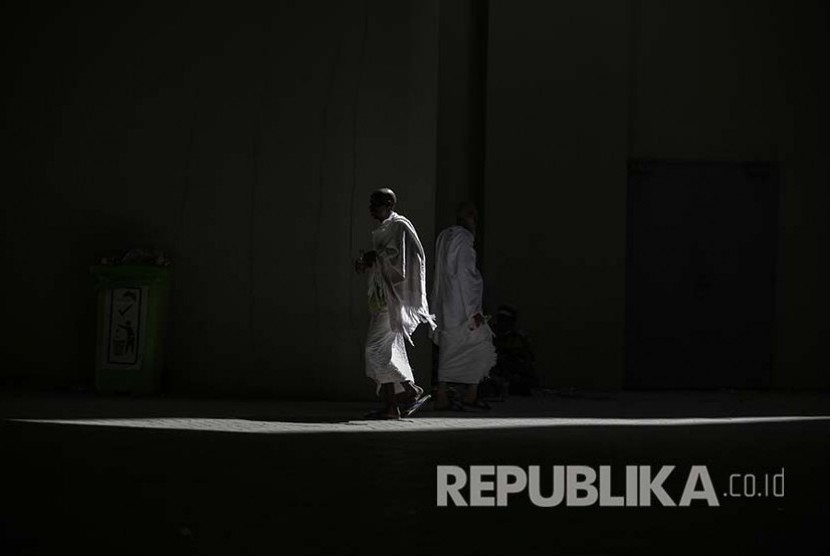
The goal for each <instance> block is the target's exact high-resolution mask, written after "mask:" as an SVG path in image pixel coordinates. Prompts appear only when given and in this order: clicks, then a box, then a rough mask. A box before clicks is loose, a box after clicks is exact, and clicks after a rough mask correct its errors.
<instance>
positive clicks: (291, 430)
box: [10, 415, 830, 434]
mask: <svg viewBox="0 0 830 556" xmlns="http://www.w3.org/2000/svg"><path fill="white" fill-rule="evenodd" d="M10 420H11V421H17V422H22V423H43V424H58V425H76V426H95V427H124V428H139V429H160V430H179V431H203V432H233V433H247V434H308V433H349V432H362V433H366V432H425V431H439V432H440V431H445V432H450V431H467V430H486V429H508V428H509V429H515V428H539V427H615V426H622V427H630V426H645V427H664V426H701V425H744V424H757V423H790V422H806V421H830V416H824V415H817V416H780V417H705V418H704V417H686V418H643V419H622V418H561V417H527V418H526V417H502V418H496V417H492V418H491V417H483V418H471V419H470V418H457V417H456V418H451V417H418V418H416V419H401V420H400V421H393V420H390V421H364V420H356V421H345V422H336V423H303V422H290V421H255V420H248V419H211V418H196V417H192V418H130V419H126V418H121V419H10Z"/></svg>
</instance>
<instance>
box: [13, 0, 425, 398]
mask: <svg viewBox="0 0 830 556" xmlns="http://www.w3.org/2000/svg"><path fill="white" fill-rule="evenodd" d="M437 11H438V8H437V3H436V2H422V1H412V2H378V1H374V0H366V1H365V2H355V3H341V2H325V1H317V2H271V3H262V4H256V5H255V4H249V3H245V2H242V3H236V4H234V5H233V6H232V7H228V6H227V5H226V6H225V7H224V8H221V7H219V6H217V5H214V4H204V3H192V4H189V5H184V4H182V3H173V4H170V5H166V6H165V7H164V9H163V10H159V9H158V7H157V6H156V7H152V8H151V7H133V6H126V5H124V6H122V5H116V4H113V5H111V6H107V7H100V8H92V7H78V6H75V7H65V8H63V9H62V10H61V11H60V12H45V11H39V10H38V9H37V8H36V7H34V6H23V7H19V8H17V10H16V11H15V12H11V13H7V15H8V17H6V18H4V19H5V20H6V23H5V24H6V25H8V26H9V27H10V29H8V31H9V33H8V34H7V35H6V40H7V41H8V44H7V45H6V51H7V52H8V53H9V54H10V58H11V60H10V64H11V65H10V66H8V68H9V69H8V70H7V71H8V73H9V75H10V76H11V78H12V79H11V81H12V90H11V93H10V94H9V95H7V98H6V103H5V106H4V114H5V122H4V127H5V130H6V133H5V134H4V136H5V137H4V141H5V145H4V146H5V147H7V148H6V152H11V153H13V157H14V158H13V160H11V161H10V166H9V167H8V174H7V175H9V176H12V179H8V181H7V179H4V181H6V183H8V184H9V185H11V186H12V189H11V191H10V192H9V198H7V200H6V202H5V203H4V208H5V211H6V214H5V230H4V234H5V235H4V242H3V243H4V262H5V266H6V268H7V271H6V278H7V285H6V286H5V287H4V288H3V291H4V295H3V307H4V314H5V316H6V320H7V322H10V323H12V326H11V327H10V330H9V332H8V334H7V335H6V336H5V338H4V341H5V346H4V354H5V355H4V365H3V371H2V374H3V378H5V379H7V380H13V379H19V380H20V381H23V382H33V383H41V384H47V385H55V386H57V385H67V384H73V383H84V382H88V380H89V379H90V378H91V373H92V367H93V350H92V347H93V343H94V338H93V324H94V323H93V321H94V314H93V310H92V297H91V294H90V291H91V281H90V279H89V276H88V267H89V265H90V264H91V263H93V262H95V261H96V258H97V257H98V256H99V255H100V254H101V253H105V252H107V251H108V250H112V249H121V248H126V247H131V246H153V247H158V248H162V249H165V250H167V251H169V253H170V254H171V256H172V257H173V259H174V265H175V266H174V289H173V296H172V306H171V319H170V320H171V330H170V337H169V340H170V342H169V344H168V345H169V350H168V357H167V361H168V364H167V375H168V379H169V386H170V388H171V389H173V390H178V391H191V392H193V391H216V392H218V391H221V392H224V393H233V392H239V393H264V394H278V395H284V396H314V397H327V396H338V397H349V396H352V397H354V396H363V395H371V394H373V391H372V388H371V386H370V385H369V384H368V382H367V379H365V378H363V352H362V350H363V337H364V334H365V329H366V321H367V312H366V306H365V289H366V288H365V283H364V280H363V279H362V278H361V277H357V276H355V275H354V273H353V272H352V269H351V264H352V263H351V261H352V260H353V258H354V256H356V254H357V251H358V250H359V249H360V248H367V247H368V245H369V242H370V238H369V232H370V230H371V228H372V222H371V220H370V218H369V216H368V213H367V204H368V193H369V192H370V191H371V190H372V189H374V188H376V187H379V186H385V185H388V186H391V187H394V188H395V189H396V191H397V192H398V194H399V197H400V200H401V201H400V206H399V209H400V211H401V212H402V213H404V214H406V215H407V216H409V217H410V218H411V219H412V220H413V222H414V223H415V224H416V226H417V227H418V229H419V230H420V232H421V234H422V240H423V242H424V244H425V246H427V249H428V252H429V254H430V255H431V251H432V250H431V245H432V243H433V228H434V220H433V219H434V197H435V187H434V178H435V136H436V123H435V122H436V75H437V34H438V15H437ZM12 21H13V23H11V22H12ZM12 25H13V26H14V27H13V28H12V27H11V26H12ZM417 342H418V343H419V345H418V347H417V348H416V350H415V351H414V353H413V356H414V364H415V367H416V374H417V375H418V376H429V361H430V359H429V357H430V355H429V345H428V343H427V341H426V339H425V337H424V336H423V333H421V334H420V335H419V336H418V338H417Z"/></svg>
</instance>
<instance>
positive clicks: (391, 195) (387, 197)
mask: <svg viewBox="0 0 830 556" xmlns="http://www.w3.org/2000/svg"><path fill="white" fill-rule="evenodd" d="M372 201H377V202H378V204H384V205H386V206H388V207H389V208H390V209H392V208H395V205H396V204H398V196H397V195H395V192H394V191H392V190H391V189H389V188H388V187H381V188H380V189H375V190H374V191H372V194H371V195H370V196H369V202H372Z"/></svg>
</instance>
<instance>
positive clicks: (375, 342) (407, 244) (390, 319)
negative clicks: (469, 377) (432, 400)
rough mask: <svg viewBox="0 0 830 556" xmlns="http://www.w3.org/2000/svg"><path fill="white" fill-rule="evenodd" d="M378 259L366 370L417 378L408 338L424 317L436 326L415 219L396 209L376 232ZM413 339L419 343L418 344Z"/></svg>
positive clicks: (387, 378)
mask: <svg viewBox="0 0 830 556" xmlns="http://www.w3.org/2000/svg"><path fill="white" fill-rule="evenodd" d="M372 243H373V245H374V250H375V252H376V253H377V261H376V263H375V264H373V265H372V266H371V268H370V269H369V311H370V313H371V319H370V321H369V333H368V337H367V340H366V376H368V377H369V378H371V379H372V380H374V381H375V383H376V384H377V385H378V391H380V385H381V384H385V383H389V382H394V383H395V391H396V392H402V391H403V387H402V386H401V385H400V383H401V382H406V381H412V382H414V377H413V374H412V367H410V365H409V359H408V358H407V356H406V345H405V343H404V338H406V340H408V341H409V343H410V344H413V342H412V333H413V332H414V331H415V329H416V328H417V327H418V325H419V324H421V323H427V324H429V325H430V328H431V329H434V328H435V318H434V316H433V315H431V314H430V312H429V304H428V303H427V294H426V256H425V255H424V248H423V246H422V245H421V240H420V239H418V234H417V233H416V232H415V228H414V227H413V226H412V223H411V222H410V221H409V220H407V219H406V218H404V217H403V216H401V215H400V214H397V213H395V212H392V213H391V214H390V215H389V218H387V219H386V220H384V221H383V222H381V224H380V226H378V228H377V229H376V230H375V231H373V232H372ZM413 345H414V344H413Z"/></svg>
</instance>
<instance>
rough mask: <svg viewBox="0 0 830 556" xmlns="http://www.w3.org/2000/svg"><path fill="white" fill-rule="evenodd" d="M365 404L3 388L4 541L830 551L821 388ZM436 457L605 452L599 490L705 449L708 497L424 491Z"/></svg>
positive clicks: (259, 547) (562, 461)
mask: <svg viewBox="0 0 830 556" xmlns="http://www.w3.org/2000/svg"><path fill="white" fill-rule="evenodd" d="M366 409H367V408H366V406H365V404H362V403H322V402H266V401H239V400H207V399H203V400H183V399H167V398H156V399H147V398H145V399H131V398H102V397H95V396H91V395H85V394H75V395H67V394H53V395H45V394H40V395H20V394H18V395H9V394H6V395H0V446H2V459H0V471H2V472H1V473H0V554H3V555H5V554H65V553H67V552H71V553H84V554H89V553H95V554H156V553H175V554H211V555H212V554H217V555H218V554H223V555H224V554H278V553H286V554H318V553H325V554H376V553H378V552H381V551H384V552H389V551H391V552H394V553H396V554H410V553H419V554H423V553H425V552H433V553H437V554H443V553H449V554H471V555H472V554H494V555H495V554H498V555H504V554H508V553H518V554H635V553H636V554H641V553H654V554H666V553H699V552H700V550H708V551H712V550H716V553H718V554H719V553H721V551H723V550H730V551H732V552H740V553H765V554H784V553H787V554H828V553H830V537H828V535H827V534H826V528H827V524H828V523H830V503H828V499H827V498H828V495H830V478H829V477H828V474H827V473H828V471H830V465H828V462H830V442H828V440H830V395H828V394H827V393H824V394H799V393H789V394H787V393H776V394H769V393H746V392H708V393H688V392H674V393H607V392H548V393H546V394H540V395H538V396H535V397H532V398H511V399H509V400H508V401H507V402H504V403H501V404H494V408H493V410H492V411H491V412H489V413H487V414H466V413H463V414H462V413H437V412H430V411H423V412H421V413H419V414H417V415H416V416H415V417H413V418H412V419H407V420H403V421H400V422H373V421H365V420H363V419H362V415H363V413H364V412H365V410H366ZM438 465H456V466H460V467H462V468H464V469H469V466H471V465H516V466H520V467H522V468H523V469H525V470H527V469H528V468H529V466H534V465H535V466H540V468H541V469H542V470H543V472H544V471H547V472H548V473H551V470H552V468H553V466H554V465H571V466H574V465H585V466H590V467H592V468H593V469H595V470H598V469H599V467H600V466H601V465H609V466H611V474H612V479H613V480H612V483H611V485H612V486H611V490H612V493H613V494H621V493H623V492H624V490H625V488H624V484H623V483H624V480H625V475H624V473H625V466H632V465H638V466H645V465H648V466H652V468H653V469H654V470H655V472H656V470H657V469H658V468H659V467H660V466H663V465H674V466H676V467H675V471H674V472H673V474H672V475H671V476H670V477H669V479H667V480H666V483H665V485H666V490H667V491H668V492H670V493H671V495H672V497H673V498H674V499H675V502H677V500H678V499H679V498H680V496H679V493H680V492H682V490H683V486H684V483H685V479H686V476H687V475H688V472H689V470H690V468H691V466H692V465H705V466H706V468H707V470H708V473H709V475H710V476H711V479H712V483H713V486H714V489H715V490H716V491H717V496H718V502H719V506H717V507H710V506H708V505H707V504H705V503H703V502H695V503H693V504H692V505H691V506H690V507H664V506H662V505H660V504H658V503H657V502H655V505H653V506H651V507H604V506H600V505H598V504H595V505H592V506H588V507H569V506H566V505H565V504H564V503H563V504H560V505H558V506H556V507H551V508H540V507H537V506H535V505H533V504H532V503H531V502H530V500H529V497H528V495H527V493H524V492H523V493H520V494H516V495H512V496H511V497H510V498H509V504H508V506H507V507H495V508H490V507H466V508H461V507H436V467H437V466H438ZM782 469H783V470H784V479H785V492H784V496H783V497H776V496H772V495H768V496H756V497H754V498H747V497H730V496H727V495H726V494H727V493H728V490H729V488H728V487H729V485H730V475H733V474H736V473H741V474H752V475H753V476H755V477H756V481H757V482H758V483H759V485H760V483H761V482H763V481H764V479H765V478H771V477H773V476H774V475H775V474H780V473H781V470H782ZM740 482H741V481H740V480H739V484H738V486H739V487H740V486H741V485H740ZM733 484H734V483H733ZM543 486H544V487H545V488H547V489H549V488H551V487H550V486H549V481H548V480H547V479H543ZM737 490H738V491H740V490H741V488H738V489H737ZM758 490H760V487H759V488H758ZM739 493H740V492H738V494H739ZM468 494H469V492H468V491H465V495H468Z"/></svg>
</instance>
